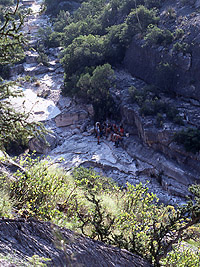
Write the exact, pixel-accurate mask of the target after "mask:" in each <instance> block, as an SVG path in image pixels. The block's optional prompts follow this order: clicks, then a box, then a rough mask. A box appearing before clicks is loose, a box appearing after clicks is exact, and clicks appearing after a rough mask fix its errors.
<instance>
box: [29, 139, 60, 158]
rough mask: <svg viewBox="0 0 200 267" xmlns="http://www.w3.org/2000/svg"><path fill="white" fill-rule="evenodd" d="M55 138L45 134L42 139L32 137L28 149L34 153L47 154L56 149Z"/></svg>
mask: <svg viewBox="0 0 200 267" xmlns="http://www.w3.org/2000/svg"><path fill="white" fill-rule="evenodd" d="M56 144H57V138H56V136H55V135H53V134H46V135H45V136H44V138H42V137H34V138H32V139H31V140H29V144H28V146H29V149H30V150H31V151H36V152H37V153H41V154H47V153H48V152H50V151H51V150H52V149H53V148H55V147H56Z"/></svg>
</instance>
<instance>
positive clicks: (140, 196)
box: [0, 156, 200, 266]
mask: <svg viewBox="0 0 200 267" xmlns="http://www.w3.org/2000/svg"><path fill="white" fill-rule="evenodd" d="M18 164H19V165H20V166H21V167H20V169H18V171H17V172H16V173H14V174H13V177H12V180H10V179H9V177H8V176H1V183H0V184H1V190H4V195H3V196H0V197H1V201H4V206H1V205H0V208H1V210H0V212H1V215H2V216H6V217H13V216H19V215H20V216H23V217H25V218H29V217H35V218H38V219H42V220H49V221H52V222H54V223H56V224H58V225H60V226H65V227H67V228H70V229H73V230H76V231H77V232H80V233H83V234H84V235H87V236H89V237H91V238H94V239H97V240H101V241H103V242H106V243H108V244H112V245H116V246H119V247H121V248H126V249H128V250H129V251H131V252H133V253H136V254H138V255H141V256H142V257H145V258H146V259H148V260H149V261H150V262H153V263H154V265H155V266H160V264H161V262H162V260H163V258H165V257H166V255H167V252H168V251H169V250H171V246H172V245H173V244H174V245H175V244H176V243H177V242H178V240H180V239H181V238H183V240H185V241H186V240H188V239H190V238H191V237H192V236H193V237H195V235H194V232H192V233H193V234H191V231H192V230H190V229H192V228H191V226H192V225H195V224H197V223H198V222H199V219H200V211H199V201H200V194H199V192H200V189H199V186H193V187H191V189H190V191H191V192H192V193H193V194H194V195H195V199H194V200H193V201H189V202H188V204H187V205H185V206H183V207H178V208H176V209H175V208H174V207H172V206H164V205H158V204H157V203H158V199H157V197H156V196H155V195H154V194H152V193H149V192H148V185H142V184H138V185H136V186H133V185H130V184H127V185H126V186H125V187H124V188H120V187H118V186H117V185H116V184H115V183H114V182H113V181H112V180H110V179H109V178H106V177H102V176H100V175H98V174H97V173H95V172H94V171H93V170H92V169H90V170H88V169H84V168H79V169H75V170H74V171H73V173H72V175H71V176H69V175H67V174H66V173H65V171H63V170H62V169H60V170H59V169H58V168H57V167H56V165H55V164H54V163H51V161H46V160H42V161H41V160H40V159H39V158H36V159H31V157H30V156H26V157H25V158H21V160H20V161H19V162H18ZM8 200H9V201H8ZM11 203H12V204H11ZM11 211H12V212H11ZM197 233H198V230H197ZM175 248H177V246H175ZM187 254H189V255H190V256H191V255H192V257H193V258H194V260H195V261H196V262H198V261H199V259H198V258H197V257H196V256H195V255H196V254H195V251H194V252H193V251H189V250H187V253H186V254H184V260H186V258H187V260H188V257H186V255H187ZM174 257H176V258H177V257H178V258H179V250H178V252H177V253H175V254H169V255H168V257H167V258H166V259H165V260H164V262H166V263H167V262H170V261H171V262H173V261H174ZM179 261H180V259H179ZM166 266H168V265H167V264H166ZM188 266H193V265H188Z"/></svg>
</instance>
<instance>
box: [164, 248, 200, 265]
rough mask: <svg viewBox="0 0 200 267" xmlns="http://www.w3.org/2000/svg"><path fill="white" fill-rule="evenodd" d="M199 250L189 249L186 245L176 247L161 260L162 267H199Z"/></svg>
mask: <svg viewBox="0 0 200 267" xmlns="http://www.w3.org/2000/svg"><path fill="white" fill-rule="evenodd" d="M199 253H200V249H196V248H193V247H189V246H188V245H187V244H183V245H181V244H180V245H178V246H177V247H176V248H174V250H172V251H171V252H169V253H168V254H167V257H166V258H165V259H164V260H162V266H172V267H197V266H200V257H199Z"/></svg>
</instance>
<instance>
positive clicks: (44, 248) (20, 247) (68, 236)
mask: <svg viewBox="0 0 200 267" xmlns="http://www.w3.org/2000/svg"><path fill="white" fill-rule="evenodd" d="M0 253H1V254H4V255H9V256H10V258H11V259H12V260H13V259H16V258H17V259H19V260H22V259H23V260H27V257H32V256H33V255H38V256H39V257H45V258H49V259H50V262H49V263H48V266H60V267H61V266H74V267H77V266H85V267H87V266H88V267H102V266H108V267H111V266H119V267H120V266H123V267H150V266H151V265H150V264H149V263H148V262H146V261H144V260H143V259H142V258H141V257H139V256H136V255H134V254H132V253H130V252H128V251H126V250H123V249H119V248H116V247H111V246H107V245H105V244H104V243H102V242H99V241H95V240H92V239H89V238H87V237H84V236H83V235H78V234H76V233H74V232H72V231H70V230H68V229H65V228H59V227H57V226H55V225H53V224H51V223H42V222H38V221H35V220H30V221H25V220H23V219H20V220H6V219H0ZM0 266H2V267H4V266H11V265H9V262H6V261H4V262H0ZM12 266H15V264H12Z"/></svg>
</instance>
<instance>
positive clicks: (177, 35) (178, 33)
mask: <svg viewBox="0 0 200 267" xmlns="http://www.w3.org/2000/svg"><path fill="white" fill-rule="evenodd" d="M184 33H185V32H184V30H183V29H181V28H178V29H176V31H175V34H174V38H175V39H180V38H182V37H183V35H184Z"/></svg>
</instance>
